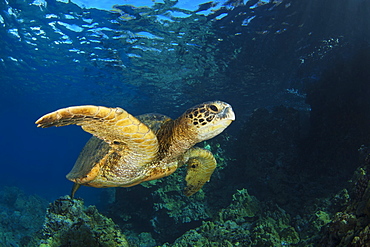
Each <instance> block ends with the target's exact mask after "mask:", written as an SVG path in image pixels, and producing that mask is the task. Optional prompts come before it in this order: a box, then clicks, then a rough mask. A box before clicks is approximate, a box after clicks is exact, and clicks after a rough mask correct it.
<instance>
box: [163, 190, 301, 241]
mask: <svg viewBox="0 0 370 247" xmlns="http://www.w3.org/2000/svg"><path fill="white" fill-rule="evenodd" d="M264 208H265V206H263V205H261V203H260V202H259V201H258V200H257V199H256V198H255V197H254V196H250V195H249V194H248V191H247V190H246V189H242V190H239V191H237V192H236V193H235V194H234V195H233V199H232V203H231V204H230V205H229V206H228V207H227V208H225V209H222V210H221V211H220V212H219V214H218V216H217V219H216V220H214V221H205V222H203V223H202V225H201V226H200V227H198V228H196V229H193V230H190V231H188V232H186V233H185V234H184V235H183V236H181V237H180V238H178V239H177V240H176V241H175V242H174V243H173V244H169V243H166V244H164V245H163V247H167V246H176V247H182V246H220V247H221V246H287V245H288V246H289V245H290V246H293V245H294V244H297V243H298V242H299V240H300V239H299V235H298V233H297V232H296V231H295V229H294V227H293V226H291V225H290V216H289V215H288V214H287V213H286V212H285V211H284V210H282V209H281V208H278V207H277V208H276V207H275V210H274V211H270V210H268V211H264V210H262V209H264ZM272 208H273V207H270V209H272Z"/></svg>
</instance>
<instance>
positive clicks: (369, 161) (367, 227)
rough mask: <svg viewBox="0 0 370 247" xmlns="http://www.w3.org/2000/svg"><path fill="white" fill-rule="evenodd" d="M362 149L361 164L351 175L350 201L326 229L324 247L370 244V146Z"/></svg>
mask: <svg viewBox="0 0 370 247" xmlns="http://www.w3.org/2000/svg"><path fill="white" fill-rule="evenodd" d="M359 151H360V154H361V164H362V165H361V166H360V167H359V168H358V169H357V170H356V172H355V174H354V176H353V178H352V181H351V188H350V190H349V191H350V197H349V200H348V201H347V203H346V204H345V206H344V207H343V208H342V210H341V211H338V212H336V213H335V215H334V217H333V218H332V220H331V222H330V223H329V224H328V225H327V226H326V227H325V228H324V230H323V236H322V239H321V245H322V246H350V247H360V246H361V247H362V246H370V237H369V236H370V148H368V147H365V146H362V147H361V148H360V149H359Z"/></svg>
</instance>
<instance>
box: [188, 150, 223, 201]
mask: <svg viewBox="0 0 370 247" xmlns="http://www.w3.org/2000/svg"><path fill="white" fill-rule="evenodd" d="M184 157H185V159H188V160H187V162H186V165H187V174H186V177H185V181H186V187H185V189H184V194H185V195H186V196H191V195H193V194H194V193H196V192H198V191H199V190H200V189H201V188H202V187H203V185H204V184H205V183H206V182H208V181H209V180H210V178H211V176H212V173H213V172H214V170H215V169H216V165H217V162H216V159H215V158H214V157H213V154H212V153H211V152H210V151H208V150H207V149H203V148H198V147H196V148H191V149H189V150H188V151H187V152H186V153H185V155H184Z"/></svg>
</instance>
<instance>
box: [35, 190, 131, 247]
mask: <svg viewBox="0 0 370 247" xmlns="http://www.w3.org/2000/svg"><path fill="white" fill-rule="evenodd" d="M42 234H43V237H42V240H41V242H40V247H53V246H55V247H56V246H76V247H77V246H81V244H82V243H83V245H84V246H90V247H94V246H96V247H104V246H106V247H111V246H122V247H124V246H128V243H127V241H126V238H125V236H124V235H123V234H122V233H121V231H120V229H119V227H118V226H117V225H115V224H114V222H113V221H112V220H111V219H109V218H107V217H105V216H103V215H101V214H100V213H99V212H98V211H97V209H96V208H95V207H94V206H89V207H87V208H86V207H84V203H83V201H82V200H77V199H71V198H70V197H69V196H64V197H61V198H60V199H58V200H56V201H54V202H53V203H50V205H49V207H48V209H47V214H46V220H45V224H44V227H43V231H42Z"/></svg>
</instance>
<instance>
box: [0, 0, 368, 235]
mask: <svg viewBox="0 0 370 247" xmlns="http://www.w3.org/2000/svg"><path fill="white" fill-rule="evenodd" d="M78 4H80V5H78ZM0 10H1V12H0V35H1V39H0V82H1V83H0V105H1V106H2V107H1V108H0V120H1V121H0V129H1V130H2V134H1V138H0V145H1V148H0V149H1V157H2V162H1V163H2V164H1V172H0V186H16V187H19V188H20V189H22V190H23V191H25V193H26V194H37V195H39V196H41V197H44V198H46V199H47V200H48V201H53V200H55V199H57V198H59V197H60V196H63V195H66V194H69V192H70V189H71V186H72V183H71V182H70V181H68V180H67V179H66V178H65V175H66V174H67V173H68V172H69V171H70V169H71V168H72V166H73V164H74V162H75V160H76V159H77V157H78V155H79V153H80V151H81V149H82V148H83V146H84V145H85V143H86V142H87V140H88V139H89V138H90V134H88V133H86V132H84V131H82V130H81V128H80V127H77V126H68V127H61V128H48V129H41V128H37V127H36V125H35V124H34V122H35V121H36V120H37V119H38V118H39V117H41V116H42V115H44V114H46V113H48V112H51V111H54V110H56V109H59V108H63V107H67V106H74V105H85V104H86V105H88V104H91V105H103V106H108V107H116V106H119V107H122V108H123V109H125V110H127V111H128V112H130V113H131V114H133V115H140V114H143V113H150V112H158V113H162V114H166V115H168V116H170V117H172V118H176V117H178V116H180V115H181V114H182V113H183V112H184V111H185V110H186V109H188V108H189V107H191V106H193V105H196V104H198V103H201V102H205V101H209V100H222V101H225V102H228V103H230V104H231V105H232V106H233V109H234V111H235V114H236V121H235V122H234V123H233V124H232V125H231V126H230V127H229V128H228V129H227V130H226V131H225V132H224V133H223V134H222V135H223V137H220V139H218V140H221V138H223V139H222V140H223V145H224V147H225V149H227V145H228V144H227V142H225V141H224V140H226V139H228V138H229V137H230V140H233V141H234V142H233V143H231V142H230V143H231V144H230V147H231V148H230V147H229V148H230V149H233V150H234V151H235V150H236V149H235V148H232V147H234V146H233V145H237V146H238V148H240V147H241V146H243V145H244V144H245V143H248V140H250V139H251V138H252V137H253V135H252V137H251V136H250V135H249V134H247V133H246V132H245V130H246V129H248V128H249V127H248V126H250V125H248V124H246V122H247V121H248V119H249V117H250V116H251V115H252V114H253V113H254V112H255V110H256V109H258V108H265V109H267V110H268V111H270V112H273V111H274V110H273V109H274V108H275V107H281V106H283V107H287V108H289V107H291V108H293V109H295V110H297V111H299V113H300V117H299V120H300V123H301V124H302V126H306V127H302V129H301V130H300V134H297V135H299V136H300V137H302V139H300V143H299V144H296V146H297V147H302V146H306V147H308V148H303V149H302V150H301V151H302V152H301V153H300V154H301V155H302V157H316V158H317V160H315V162H316V161H318V160H319V161H322V162H323V164H320V165H319V164H318V163H315V164H316V165H312V167H313V168H312V170H315V171H316V173H315V172H313V173H310V174H309V175H307V176H308V177H309V176H313V177H315V176H316V175H317V174H319V173H321V172H322V174H321V175H317V176H316V177H320V178H322V177H326V178H325V179H327V181H328V183H330V186H332V187H331V188H332V189H333V190H332V191H335V190H339V189H340V188H341V187H340V186H342V185H343V184H340V183H339V182H338V183H337V180H338V181H339V180H341V181H345V180H349V179H350V178H351V175H352V173H353V171H354V170H355V169H356V167H357V166H356V165H351V164H350V163H351V162H353V161H354V160H355V159H356V155H355V154H354V153H356V152H357V149H356V148H359V147H360V146H361V145H362V144H364V145H367V144H368V143H369V142H370V140H367V139H366V138H367V137H368V136H367V134H368V133H367V130H365V129H366V127H364V126H366V124H367V123H368V120H369V118H368V117H367V115H368V114H369V113H366V114H365V113H364V112H366V111H367V110H369V107H368V106H369V105H368V103H369V102H368V100H367V96H368V93H370V90H369V86H368V85H367V83H366V82H368V83H370V78H369V77H368V74H366V70H367V69H366V68H367V67H366V66H367V65H368V64H369V61H368V58H369V57H368V56H367V54H368V51H369V47H370V46H369V40H370V39H369V38H370V18H368V16H369V14H370V4H369V2H368V1H366V0H352V1H346V0H329V1H319V0H306V1H293V0H276V1H272V0H271V1H262V0H245V1H236V0H235V1H233V0H231V1H204V2H200V1H199V2H198V1H181V0H179V1H170V0H164V1H148V2H145V1H143V2H139V1H138V2H136V1H113V0H110V1H104V2H102V1H96V3H95V2H94V1H85V2H84V1H81V2H76V3H74V2H71V1H62V0H17V1H8V0H0ZM336 76H337V77H336ZM322 81H324V82H327V84H325V83H322V84H320V83H321V82H322ZM335 81H338V84H336V83H335ZM357 82H358V84H356V83H357ZM317 85H324V86H322V87H315V86H317ZM343 92H346V93H343ZM347 93H348V94H347ZM328 99H331V100H328ZM333 102H334V103H333ZM335 102H338V104H336V103H335ZM339 102H341V103H339ZM339 105H340V106H341V107H342V108H338V110H335V111H334V110H333V111H330V109H336V108H335V106H339ZM360 106H361V107H363V108H361V107H360ZM346 107H348V108H350V107H352V108H351V109H348V112H346V111H344V110H343V109H346ZM355 107H357V108H355ZM325 109H326V110H327V111H325ZM354 109H357V110H354ZM358 109H360V110H358ZM312 111H314V112H313V113H312ZM343 111H344V112H345V113H346V116H347V117H348V119H346V120H343V122H345V124H343V125H341V126H340V128H338V130H336V131H337V132H335V133H334V131H333V133H331V132H330V130H332V128H331V127H330V126H331V125H330V124H328V123H332V122H334V123H335V122H336V121H337V122H338V123H339V122H340V121H342V118H339V117H338V116H339V115H341V113H342V112H343ZM351 112H355V113H356V114H353V115H351V114H350V113H351ZM347 113H348V114H347ZM261 114H262V113H261ZM262 115H263V114H262ZM323 115H324V117H323ZM326 116H327V118H328V119H329V120H330V121H332V122H330V121H329V120H325V117H326ZM282 118H284V117H282ZM307 119H309V120H307ZM315 119H316V120H317V119H324V120H322V122H320V121H316V122H314V121H315ZM353 119H354V120H353ZM275 120H276V119H275ZM352 120H353V121H352ZM273 121H274V120H271V122H273ZM303 122H304V123H303ZM320 123H322V124H321V125H320ZM325 124H327V126H328V127H327V129H325V128H323V129H320V127H322V126H323V125H325ZM351 124H352V125H351ZM251 125H253V124H251ZM255 125H256V126H259V125H258V121H256V123H255ZM334 125H335V124H333V126H334ZM307 126H310V127H311V129H310V127H307ZM359 126H360V127H359ZM266 128H267V127H266ZM304 128H306V129H305V130H303V129H304ZM315 128H316V129H315ZM362 128H363V129H362ZM319 129H320V130H319ZM343 129H344V130H343ZM315 130H317V131H316V132H314V131H315ZM341 130H343V131H342V132H341ZM347 130H348V132H346V131H347ZM260 131H261V132H260V133H265V132H266V130H265V129H262V128H261V130H260ZM310 131H311V132H310ZM320 131H321V132H320ZM313 132H314V133H315V134H312V133H313ZM329 132H330V133H331V135H330V136H338V139H335V138H332V139H330V138H329V139H330V140H331V141H332V142H331V143H329V144H328V143H320V142H319V141H317V140H320V138H323V136H325V133H329ZM344 132H345V133H349V134H348V135H346V136H344V137H343V138H342V136H341V133H344ZM256 133H257V132H256ZM310 133H311V134H310ZM262 135H263V134H261V135H260V136H262ZM348 136H351V137H348ZM352 136H356V138H357V137H358V138H357V139H356V138H353V139H352ZM226 137H227V138H226ZM339 137H340V138H339ZM243 138H245V140H244V139H243ZM305 138H306V139H305ZM346 138H348V139H346ZM272 139H274V138H272ZM323 139H324V138H323ZM274 140H280V139H274ZM302 140H303V141H302ZM315 140H316V141H317V142H315ZM343 140H350V141H348V143H347V142H345V141H343ZM342 141H343V142H342ZM219 142H220V143H222V142H221V141H219ZM318 143H319V144H318ZM334 143H335V144H338V143H339V144H343V145H342V146H341V147H340V148H341V149H339V148H338V149H335V151H330V150H329V149H330V147H331V145H334ZM264 144H266V143H265V142H264V141H263V139H261V142H260V143H254V144H250V145H251V146H256V145H261V146H262V145H264ZM270 144H271V143H270ZM245 145H247V144H245ZM292 145H293V144H292ZM294 145H295V144H294ZM328 145H329V148H327V147H328ZM346 145H349V146H348V147H350V148H348V149H346V148H345V147H347V146H346ZM350 145H352V146H350ZM221 147H222V146H221ZM284 147H285V146H284ZM310 148H312V149H310ZM326 148H327V149H326ZM325 149H326V151H327V153H326V152H325V151H323V150H325ZM349 149H350V151H348V155H347V153H346V152H347V150H349ZM328 150H329V151H328ZM333 150H334V148H333ZM343 150H345V151H343ZM237 151H238V152H239V153H237V154H233V152H232V151H230V154H229V155H230V156H233V155H234V156H235V157H234V162H231V163H230V164H228V167H230V166H232V165H234V166H236V165H239V166H243V165H246V164H248V157H249V156H247V155H246V154H247V153H248V151H246V150H239V149H238V150H237ZM266 152H267V151H266ZM292 152H293V151H292ZM336 152H338V153H341V154H343V152H344V153H346V155H343V156H345V157H347V158H348V162H347V160H346V162H347V163H346V162H344V163H343V164H341V165H334V164H331V163H330V161H329V160H331V159H332V157H338V159H339V156H338V155H337V153H336ZM289 153H290V152H289V151H287V150H285V151H281V152H280V154H281V156H283V155H288V154H289ZM238 155H239V156H238ZM266 155H267V154H266ZM341 157H342V156H341ZM235 160H236V161H235ZM281 160H284V158H281V159H280V158H279V159H276V160H274V161H273V162H272V163H273V165H271V166H274V167H277V169H280V168H281V167H283V168H282V169H285V168H284V167H285V166H284V162H280V161H281ZM279 162H280V163H279ZM244 163H246V164H244ZM267 163H268V162H267ZM272 163H271V164H272ZM331 165H332V166H331ZM266 166H267V167H270V166H269V165H266ZM308 166H309V165H307V164H306V167H304V168H302V169H303V170H304V169H307V170H309V169H310V168H307V167H308ZM322 167H325V168H322ZM230 169H231V170H228V171H227V172H225V173H224V174H223V173H222V172H221V173H220V174H219V178H220V179H219V181H221V180H222V178H229V177H236V178H235V183H234V184H233V180H231V182H230V183H231V184H230V183H228V186H230V187H229V188H230V193H229V195H231V194H232V193H231V191H235V190H236V189H240V188H241V187H239V186H245V187H247V188H251V190H252V191H253V192H255V193H256V194H258V195H260V196H261V198H265V197H270V196H271V194H270V193H272V192H269V191H267V190H268V189H267V187H265V186H264V184H266V183H268V181H269V179H270V178H271V177H273V174H265V175H266V176H265V177H262V176H261V177H260V178H258V179H257V178H256V177H255V178H256V181H254V180H253V178H252V180H249V181H244V180H243V179H242V178H241V177H239V178H238V176H241V175H240V174H242V173H239V172H240V171H239V170H237V169H235V170H233V169H232V168H230ZM238 169H241V168H238ZM264 169H265V168H263V167H262V168H261V170H264ZM299 169H301V168H297V167H293V168H291V170H289V169H288V168H287V174H296V173H295V172H297V170H299ZM293 170H294V172H293ZM233 171H235V172H236V173H235V174H233ZM265 171H270V170H269V169H265ZM297 173H298V172H297ZM286 176H288V177H289V175H286ZM330 176H332V177H330ZM336 176H337V177H336ZM292 177H293V175H292ZM325 179H324V178H323V180H325ZM336 179H337V180H336ZM287 180H289V179H287ZM292 180H294V179H292ZM303 180H304V179H303ZM304 181H306V180H304ZM320 181H321V180H320ZM333 181H334V182H333ZM297 184H299V182H297ZM302 184H307V183H306V182H302ZM220 186H221V183H220ZM254 186H255V187H254ZM300 186H301V184H299V185H296V187H294V186H291V187H292V188H293V187H294V188H298V187H299V188H300ZM324 186H326V185H324ZM330 186H329V187H330ZM336 186H337V187H336ZM313 187H314V188H318V187H320V184H319V183H317V184H315V185H313V186H312V187H311V188H313ZM123 190H124V189H123ZM225 190H226V189H225ZM297 190H298V189H297ZM307 190H308V191H309V192H310V193H309V194H311V195H312V196H315V195H318V193H319V192H317V191H315V190H312V191H310V190H309V189H307ZM305 192H307V191H305ZM78 194H79V195H80V196H81V197H83V198H84V199H85V201H86V203H87V204H97V203H99V200H100V198H101V190H100V189H94V188H86V187H84V188H81V189H80V191H78ZM272 194H273V193H272ZM323 194H325V193H324V192H323ZM306 195H307V193H306ZM283 204H284V205H286V204H289V203H288V202H284V203H283ZM290 206H291V205H290ZM288 207H289V205H288ZM198 223H199V222H198ZM161 241H162V242H164V241H165V240H163V239H161Z"/></svg>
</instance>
